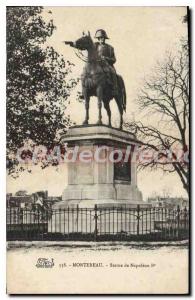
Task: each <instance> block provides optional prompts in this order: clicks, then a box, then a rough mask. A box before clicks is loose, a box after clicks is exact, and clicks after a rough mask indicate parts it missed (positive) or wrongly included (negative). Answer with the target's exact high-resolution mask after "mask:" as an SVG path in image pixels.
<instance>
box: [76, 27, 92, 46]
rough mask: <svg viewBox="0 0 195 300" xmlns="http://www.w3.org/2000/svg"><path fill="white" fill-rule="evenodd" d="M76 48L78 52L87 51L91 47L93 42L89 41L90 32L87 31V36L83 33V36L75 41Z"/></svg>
mask: <svg viewBox="0 0 195 300" xmlns="http://www.w3.org/2000/svg"><path fill="white" fill-rule="evenodd" d="M75 45H76V48H78V49H80V50H89V49H90V48H91V46H92V45H93V41H92V39H91V35H90V32H89V31H88V34H85V33H84V32H83V36H82V37H81V38H79V39H78V40H76V41H75Z"/></svg>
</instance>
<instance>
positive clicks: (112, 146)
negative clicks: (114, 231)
mask: <svg viewBox="0 0 195 300" xmlns="http://www.w3.org/2000/svg"><path fill="white" fill-rule="evenodd" d="M62 141H63V142H64V143H67V147H68V148H67V149H68V151H67V153H66V163H67V166H68V185H67V187H66V188H65V190H64V192H63V195H62V201H61V202H60V203H58V204H56V205H57V208H64V207H66V206H75V205H79V207H94V205H95V204H97V205H103V206H112V207H113V205H114V206H118V205H120V206H121V205H137V204H143V205H144V202H143V201H142V194H141V192H140V191H139V190H138V187H137V171H136V160H133V159H132V153H133V150H134V149H135V147H136V146H138V144H139V143H138V141H137V140H136V138H135V136H134V135H133V134H131V133H129V132H126V131H122V130H118V129H114V128H110V127H108V126H105V125H101V126H98V125H89V126H75V127H71V128H70V129H69V130H68V132H67V134H64V135H62Z"/></svg>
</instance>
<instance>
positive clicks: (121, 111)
mask: <svg viewBox="0 0 195 300" xmlns="http://www.w3.org/2000/svg"><path fill="white" fill-rule="evenodd" d="M115 100H116V103H117V106H118V110H119V113H120V126H119V128H120V129H122V127H123V107H122V105H121V102H120V99H119V97H116V98H115Z"/></svg>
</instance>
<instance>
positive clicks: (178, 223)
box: [177, 205, 180, 238]
mask: <svg viewBox="0 0 195 300" xmlns="http://www.w3.org/2000/svg"><path fill="white" fill-rule="evenodd" d="M179 229H180V208H179V205H178V206H177V238H179V234H180V232H179Z"/></svg>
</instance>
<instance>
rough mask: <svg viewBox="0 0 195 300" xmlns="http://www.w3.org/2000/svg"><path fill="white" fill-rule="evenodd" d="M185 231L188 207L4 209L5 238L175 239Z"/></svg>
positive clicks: (184, 235) (184, 237)
mask: <svg viewBox="0 0 195 300" xmlns="http://www.w3.org/2000/svg"><path fill="white" fill-rule="evenodd" d="M188 232H189V211H188V209H187V208H184V209H180V208H179V207H177V208H176V209H169V208H162V207H161V208H159V207H158V208H157V207H155V208H151V207H149V208H146V207H145V208H142V207H140V206H139V205H137V206H136V207H134V208H132V207H127V206H122V207H108V208H105V207H98V206H97V205H95V206H94V208H79V207H78V206H77V207H67V208H64V209H58V210H52V209H49V210H41V209H40V210H29V209H19V208H9V209H7V239H8V240H66V239H67V240H68V239H72V240H74V239H75V240H79V239H82V240H114V239H116V240H118V239H119V240H176V239H186V238H188Z"/></svg>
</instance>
